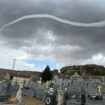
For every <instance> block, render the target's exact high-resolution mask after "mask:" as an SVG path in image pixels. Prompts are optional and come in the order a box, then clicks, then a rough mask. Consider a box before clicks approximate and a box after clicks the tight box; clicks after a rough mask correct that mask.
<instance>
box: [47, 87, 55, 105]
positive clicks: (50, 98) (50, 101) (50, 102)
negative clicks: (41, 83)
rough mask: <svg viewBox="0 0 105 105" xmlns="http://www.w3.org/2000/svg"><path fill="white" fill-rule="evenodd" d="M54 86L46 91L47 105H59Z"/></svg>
mask: <svg viewBox="0 0 105 105" xmlns="http://www.w3.org/2000/svg"><path fill="white" fill-rule="evenodd" d="M54 93H55V92H54V90H53V88H50V90H49V91H48V92H46V98H45V105H57V97H56V94H54Z"/></svg>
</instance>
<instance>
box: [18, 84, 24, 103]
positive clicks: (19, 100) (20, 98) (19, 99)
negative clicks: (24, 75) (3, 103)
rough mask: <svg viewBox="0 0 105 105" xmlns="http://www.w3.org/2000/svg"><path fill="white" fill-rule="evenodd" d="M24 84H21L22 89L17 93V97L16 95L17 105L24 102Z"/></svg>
mask: <svg viewBox="0 0 105 105" xmlns="http://www.w3.org/2000/svg"><path fill="white" fill-rule="evenodd" d="M22 87H23V85H22V83H21V84H20V87H19V90H18V92H17V95H16V102H17V104H20V103H21V102H22Z"/></svg>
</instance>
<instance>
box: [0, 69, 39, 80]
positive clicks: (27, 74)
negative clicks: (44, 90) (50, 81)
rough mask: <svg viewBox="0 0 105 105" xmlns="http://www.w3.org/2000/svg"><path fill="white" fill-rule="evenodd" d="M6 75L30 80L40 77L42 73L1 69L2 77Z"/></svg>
mask: <svg viewBox="0 0 105 105" xmlns="http://www.w3.org/2000/svg"><path fill="white" fill-rule="evenodd" d="M4 73H9V74H10V75H12V76H15V77H23V78H30V77H31V76H36V77H40V74H41V72H38V71H25V70H24V71H18V70H10V69H4V68H0V75H2V74H4Z"/></svg>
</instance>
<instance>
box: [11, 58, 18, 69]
mask: <svg viewBox="0 0 105 105" xmlns="http://www.w3.org/2000/svg"><path fill="white" fill-rule="evenodd" d="M16 60H17V59H13V65H12V70H14V67H15V63H16Z"/></svg>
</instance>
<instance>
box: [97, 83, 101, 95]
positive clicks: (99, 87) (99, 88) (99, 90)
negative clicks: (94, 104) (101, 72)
mask: <svg viewBox="0 0 105 105" xmlns="http://www.w3.org/2000/svg"><path fill="white" fill-rule="evenodd" d="M97 88H98V93H99V94H101V86H100V85H98V87H97Z"/></svg>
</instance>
